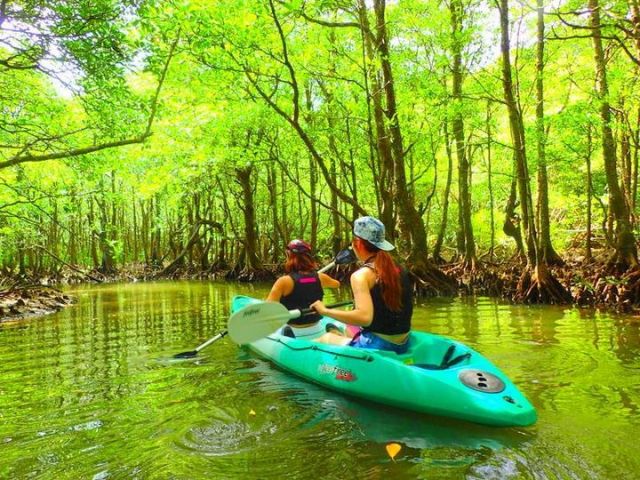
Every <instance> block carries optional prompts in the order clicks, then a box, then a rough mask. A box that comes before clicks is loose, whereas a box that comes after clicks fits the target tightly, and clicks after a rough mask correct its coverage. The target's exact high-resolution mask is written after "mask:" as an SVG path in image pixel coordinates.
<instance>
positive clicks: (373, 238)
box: [353, 217, 396, 251]
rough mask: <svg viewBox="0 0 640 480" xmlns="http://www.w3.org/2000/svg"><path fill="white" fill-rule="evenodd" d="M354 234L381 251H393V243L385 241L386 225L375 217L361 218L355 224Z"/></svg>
mask: <svg viewBox="0 0 640 480" xmlns="http://www.w3.org/2000/svg"><path fill="white" fill-rule="evenodd" d="M353 234H354V235H355V236H356V237H359V238H362V239H363V240H366V241H367V242H369V243H371V244H372V245H375V246H376V247H378V248H379V249H380V250H385V251H389V250H393V249H394V248H396V247H394V246H393V245H392V244H391V243H389V242H387V241H386V240H385V239H384V224H383V223H382V222H381V221H380V220H378V219H377V218H374V217H360V218H358V219H357V220H356V221H355V222H354V223H353Z"/></svg>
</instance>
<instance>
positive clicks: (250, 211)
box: [235, 165, 262, 270]
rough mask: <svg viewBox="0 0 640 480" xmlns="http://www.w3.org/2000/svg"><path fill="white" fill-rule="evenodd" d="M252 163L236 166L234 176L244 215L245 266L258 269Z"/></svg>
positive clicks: (259, 265) (259, 266) (259, 267)
mask: <svg viewBox="0 0 640 480" xmlns="http://www.w3.org/2000/svg"><path fill="white" fill-rule="evenodd" d="M253 171H254V169H253V165H248V166H246V167H242V168H236V169H235V173H236V178H237V179H238V183H239V184H240V187H241V188H242V213H243V217H244V242H243V243H244V247H245V266H246V268H248V269H249V270H260V269H261V268H262V264H261V263H260V260H259V259H258V234H257V227H256V218H255V206H254V199H253V182H252V179H253V176H252V175H253Z"/></svg>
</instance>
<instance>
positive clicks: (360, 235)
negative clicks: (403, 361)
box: [311, 217, 413, 353]
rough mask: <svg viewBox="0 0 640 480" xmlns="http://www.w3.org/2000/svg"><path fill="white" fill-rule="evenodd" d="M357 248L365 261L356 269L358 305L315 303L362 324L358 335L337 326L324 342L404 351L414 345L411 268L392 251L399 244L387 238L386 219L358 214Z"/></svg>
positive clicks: (328, 312) (349, 321)
mask: <svg viewBox="0 0 640 480" xmlns="http://www.w3.org/2000/svg"><path fill="white" fill-rule="evenodd" d="M353 235H354V238H353V241H352V246H353V250H354V252H355V253H356V255H357V257H358V258H359V259H360V260H361V261H363V262H364V265H363V267H362V268H360V269H359V270H357V271H356V272H355V273H354V274H353V275H351V289H352V290H353V299H354V309H353V310H350V311H345V310H337V309H330V308H327V307H325V305H324V303H322V301H321V300H318V301H316V302H315V303H313V304H312V305H311V306H312V307H313V308H314V309H315V310H316V312H318V314H320V315H324V316H327V317H331V318H335V319H336V320H339V321H341V322H343V323H347V324H350V325H355V326H358V327H361V328H362V329H361V330H360V332H359V333H357V334H356V335H355V336H354V337H353V338H348V337H344V336H342V335H337V334H335V333H333V332H330V333H327V334H325V335H323V336H322V337H320V338H318V339H317V341H318V342H321V343H328V344H333V345H351V346H354V347H360V348H377V349H382V350H392V351H394V352H396V353H405V352H406V351H407V348H408V346H409V332H410V330H411V316H412V314H413V294H412V290H411V282H410V279H409V275H408V272H407V271H406V270H405V269H403V268H401V267H399V266H398V265H396V263H395V262H394V261H393V259H392V258H391V255H389V253H387V252H388V251H390V250H393V249H394V246H393V245H392V244H391V243H389V242H388V241H386V240H385V238H384V235H385V230H384V224H383V223H382V222H381V221H380V220H378V219H377V218H373V217H361V218H358V219H357V220H356V221H355V223H354V225H353Z"/></svg>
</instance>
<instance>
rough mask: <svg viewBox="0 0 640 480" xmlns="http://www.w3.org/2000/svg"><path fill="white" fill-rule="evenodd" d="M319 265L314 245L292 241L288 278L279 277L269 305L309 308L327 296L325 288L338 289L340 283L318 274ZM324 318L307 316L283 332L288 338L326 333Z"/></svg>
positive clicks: (298, 319) (315, 315)
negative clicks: (277, 303)
mask: <svg viewBox="0 0 640 480" xmlns="http://www.w3.org/2000/svg"><path fill="white" fill-rule="evenodd" d="M317 269H318V264H317V263H316V261H315V260H314V259H313V257H312V252H311V245H309V244H308V243H307V242H305V241H303V240H291V242H289V244H288V245H287V260H286V262H285V264H284V271H285V272H287V274H286V275H283V276H282V277H280V278H278V279H277V280H276V281H275V283H274V284H273V287H271V291H270V292H269V296H268V297H267V301H268V302H280V303H282V304H283V305H284V306H285V307H287V310H294V309H303V308H308V307H309V305H311V304H312V303H314V302H315V301H317V300H322V298H323V296H324V292H323V290H322V289H323V288H338V287H339V286H340V282H339V281H338V280H335V279H334V278H331V277H330V276H329V275H327V274H325V273H318V272H317V271H316V270H317ZM319 320H320V315H318V314H312V315H305V316H304V317H299V318H296V319H293V320H289V323H288V324H287V325H286V326H285V327H284V328H283V329H282V334H283V335H286V336H288V337H308V336H312V335H316V336H317V335H318V334H320V333H324V330H322V329H321V328H320V327H319V325H318V321H319Z"/></svg>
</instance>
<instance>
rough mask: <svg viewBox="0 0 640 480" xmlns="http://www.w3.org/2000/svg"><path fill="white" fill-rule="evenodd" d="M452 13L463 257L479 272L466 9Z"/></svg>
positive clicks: (457, 6)
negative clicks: (466, 110) (465, 108)
mask: <svg viewBox="0 0 640 480" xmlns="http://www.w3.org/2000/svg"><path fill="white" fill-rule="evenodd" d="M449 9H450V13H451V46H452V54H453V64H452V77H453V103H454V113H453V119H452V126H453V136H454V138H455V141H456V155H457V158H458V196H459V199H460V202H459V207H458V208H459V215H460V227H461V230H462V235H461V240H462V247H463V248H462V252H461V253H462V257H463V265H464V268H465V269H467V268H468V269H471V270H474V269H475V268H476V263H477V260H476V246H475V239H474V236H473V225H472V223H471V192H470V189H469V178H470V174H471V170H470V168H469V159H468V157H467V152H466V145H465V136H464V121H463V119H462V82H463V76H462V39H461V35H462V18H463V15H464V7H463V4H462V1H461V0H451V2H450V3H449Z"/></svg>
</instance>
